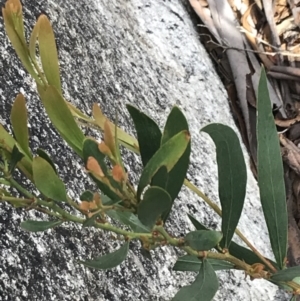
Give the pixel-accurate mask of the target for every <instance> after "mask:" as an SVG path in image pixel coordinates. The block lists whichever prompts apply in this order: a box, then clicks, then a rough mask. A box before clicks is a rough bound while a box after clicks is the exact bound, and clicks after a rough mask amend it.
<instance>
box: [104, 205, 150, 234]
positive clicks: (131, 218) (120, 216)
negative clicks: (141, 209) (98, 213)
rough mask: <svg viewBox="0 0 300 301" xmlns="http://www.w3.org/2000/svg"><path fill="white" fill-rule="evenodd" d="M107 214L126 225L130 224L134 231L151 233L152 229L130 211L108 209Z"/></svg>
mask: <svg viewBox="0 0 300 301" xmlns="http://www.w3.org/2000/svg"><path fill="white" fill-rule="evenodd" d="M106 214H107V215H108V216H109V217H110V218H112V219H114V220H117V221H119V222H121V223H122V224H124V225H127V226H129V227H130V228H131V229H132V231H133V232H136V233H138V232H139V233H149V232H150V231H151V230H150V229H149V228H148V227H146V226H145V225H143V224H142V223H141V221H140V220H139V219H138V217H137V216H136V215H135V214H133V213H132V212H128V211H116V210H108V211H106Z"/></svg>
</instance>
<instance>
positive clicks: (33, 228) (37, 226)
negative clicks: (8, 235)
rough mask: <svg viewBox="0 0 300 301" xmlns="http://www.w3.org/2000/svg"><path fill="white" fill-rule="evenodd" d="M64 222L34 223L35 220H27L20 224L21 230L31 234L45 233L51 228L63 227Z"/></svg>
mask: <svg viewBox="0 0 300 301" xmlns="http://www.w3.org/2000/svg"><path fill="white" fill-rule="evenodd" d="M62 223H63V222H62V221H49V222H46V221H33V220H27V221H24V222H22V223H21V224H20V226H21V228H22V229H23V230H26V231H30V232H40V231H45V230H48V229H51V228H54V227H56V226H59V225H61V224H62Z"/></svg>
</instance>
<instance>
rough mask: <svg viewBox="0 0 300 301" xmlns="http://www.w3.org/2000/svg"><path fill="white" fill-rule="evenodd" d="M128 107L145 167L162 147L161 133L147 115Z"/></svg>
mask: <svg viewBox="0 0 300 301" xmlns="http://www.w3.org/2000/svg"><path fill="white" fill-rule="evenodd" d="M126 107H127V110H128V111H129V114H130V116H131V118H132V119H133V122H134V126H135V129H136V133H137V138H138V142H139V148H140V153H141V158H142V162H143V166H146V164H147V163H148V161H149V160H150V159H151V158H152V157H153V155H154V154H155V153H156V151H157V150H158V149H159V147H160V140H161V131H160V129H159V127H158V125H157V124H156V123H155V122H154V121H153V120H152V119H151V118H150V117H148V116H147V115H146V114H144V113H142V112H141V111H139V110H138V109H137V108H135V107H133V106H131V105H126Z"/></svg>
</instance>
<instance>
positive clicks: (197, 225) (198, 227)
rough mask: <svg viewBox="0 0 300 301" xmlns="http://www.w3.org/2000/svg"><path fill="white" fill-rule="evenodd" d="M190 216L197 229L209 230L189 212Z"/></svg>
mask: <svg viewBox="0 0 300 301" xmlns="http://www.w3.org/2000/svg"><path fill="white" fill-rule="evenodd" d="M188 218H189V219H190V221H191V223H192V224H193V225H194V227H195V228H196V229H197V230H209V229H208V228H206V227H205V226H204V225H202V224H201V223H200V222H198V221H197V220H196V219H195V218H194V217H193V216H191V215H189V214H188Z"/></svg>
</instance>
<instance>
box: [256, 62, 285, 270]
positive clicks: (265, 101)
mask: <svg viewBox="0 0 300 301" xmlns="http://www.w3.org/2000/svg"><path fill="white" fill-rule="evenodd" d="M257 112H258V113H257V114H258V115H257V143H258V148H257V164H258V186H259V191H260V199H261V204H262V208H263V212H264V216H265V220H266V223H267V227H268V230H269V237H270V241H271V246H272V250H273V253H274V256H275V259H276V262H277V264H278V266H279V267H280V269H282V268H283V266H284V260H285V257H286V252H287V231H288V230H287V225H288V222H287V208H286V193H285V184H284V177H283V165H282V159H281V153H280V146H279V140H278V135H277V130H276V126H275V123H274V118H273V114H272V107H271V101H270V96H269V92H268V87H267V77H266V73H265V70H264V69H263V68H262V71H261V76H260V81H259V86H258V103H257Z"/></svg>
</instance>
